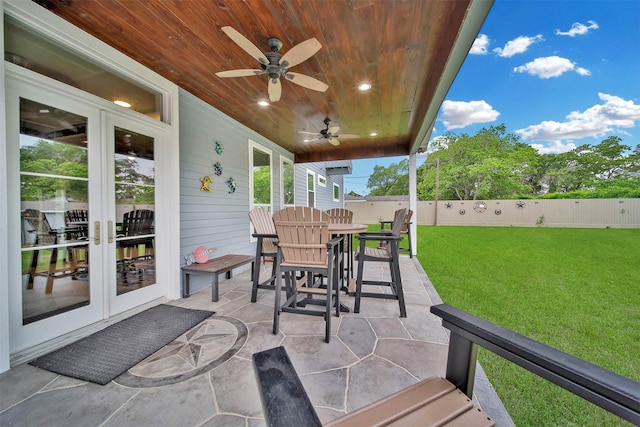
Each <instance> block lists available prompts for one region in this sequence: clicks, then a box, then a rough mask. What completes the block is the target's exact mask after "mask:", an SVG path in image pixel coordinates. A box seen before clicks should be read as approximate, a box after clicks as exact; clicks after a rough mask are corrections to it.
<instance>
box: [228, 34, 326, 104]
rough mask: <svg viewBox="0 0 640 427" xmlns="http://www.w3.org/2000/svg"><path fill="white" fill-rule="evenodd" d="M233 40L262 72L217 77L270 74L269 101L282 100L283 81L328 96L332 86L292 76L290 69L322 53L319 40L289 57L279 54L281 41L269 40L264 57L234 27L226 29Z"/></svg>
mask: <svg viewBox="0 0 640 427" xmlns="http://www.w3.org/2000/svg"><path fill="white" fill-rule="evenodd" d="M222 31H224V32H225V34H226V35H227V36H229V38H230V39H231V40H233V41H234V42H235V43H236V44H237V45H238V46H240V47H241V48H242V49H243V50H244V51H245V52H247V53H248V54H249V55H251V56H253V57H254V58H255V59H256V60H257V61H258V62H259V63H260V67H261V68H260V69H238V70H229V71H220V72H218V73H216V76H218V77H223V78H224V77H248V76H259V75H262V74H266V75H267V76H268V77H269V82H268V86H267V88H268V89H267V90H268V93H269V100H270V101H271V102H276V101H278V100H280V96H281V95H282V85H281V83H280V77H283V76H284V77H285V78H286V79H287V80H289V81H291V82H293V83H296V84H298V85H300V86H302V87H305V88H307V89H312V90H316V91H318V92H325V91H326V90H327V89H328V88H329V86H328V85H327V84H326V83H323V82H321V81H320V80H318V79H314V78H313V77H310V76H307V75H305V74H300V73H292V72H290V71H289V68H291V67H294V66H296V65H298V64H300V63H301V62H304V61H306V60H307V59H309V58H310V57H312V56H313V55H314V54H315V53H316V52H318V51H319V50H320V48H321V47H322V45H321V44H320V42H319V41H318V40H316V39H315V38H310V39H308V40H305V41H303V42H302V43H300V44H297V45H295V46H294V47H292V48H291V49H289V51H288V52H287V53H285V54H284V55H282V54H281V53H278V51H279V50H280V49H281V48H282V42H281V41H280V40H278V39H277V38H273V37H272V38H270V39H269V40H267V45H268V46H269V49H271V52H267V53H262V51H260V49H258V48H257V47H256V45H254V44H253V43H251V41H249V39H247V38H246V37H245V36H243V35H242V34H240V33H239V32H238V31H237V30H236V29H234V28H233V27H222Z"/></svg>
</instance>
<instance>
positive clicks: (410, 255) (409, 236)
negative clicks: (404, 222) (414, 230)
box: [407, 230, 413, 258]
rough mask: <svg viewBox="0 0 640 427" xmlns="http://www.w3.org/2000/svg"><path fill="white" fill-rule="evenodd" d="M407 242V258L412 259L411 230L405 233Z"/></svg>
mask: <svg viewBox="0 0 640 427" xmlns="http://www.w3.org/2000/svg"><path fill="white" fill-rule="evenodd" d="M407 242H408V243H409V258H413V248H412V246H411V230H409V231H408V232H407Z"/></svg>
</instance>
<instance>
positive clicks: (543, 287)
mask: <svg viewBox="0 0 640 427" xmlns="http://www.w3.org/2000/svg"><path fill="white" fill-rule="evenodd" d="M417 240H418V259H419V261H420V263H421V264H422V266H423V267H424V269H425V271H426V273H427V275H428V276H429V278H430V279H431V282H432V283H433V285H434V286H435V288H436V289H437V291H438V293H439V294H440V296H441V297H442V299H443V300H444V302H446V303H448V304H451V305H453V306H455V307H458V308H461V309H463V310H466V311H469V312H470V313H473V314H475V315H477V316H480V317H482V318H485V319H487V320H490V321H492V322H495V323H497V324H499V325H502V326H504V327H507V328H510V329H512V330H515V331H517V332H519V333H521V334H524V335H527V336H529V337H531V338H534V339H536V340H538V341H541V342H544V343H545V344H548V345H550V346H552V347H555V348H558V349H560V350H563V351H565V352H568V353H570V354H573V355H574V356H577V357H580V358H582V359H585V360H587V361H589V362H592V363H595V364H597V365H600V366H602V367H605V368H607V369H609V370H612V371H614V372H616V373H619V374H621V375H624V376H626V377H629V378H632V379H634V380H636V381H640V229H568V228H544V227H538V228H515V227H431V226H419V227H418V239H417ZM479 358H480V362H481V364H482V366H483V368H484V370H485V371H486V373H487V376H488V377H489V380H490V381H491V382H492V383H493V385H494V386H495V389H496V391H497V392H498V395H499V396H500V398H501V399H502V401H503V402H504V404H505V406H506V408H507V411H508V412H509V414H510V415H511V417H512V418H513V420H514V422H515V423H516V425H517V426H519V427H520V426H619V425H628V423H626V422H624V421H623V420H621V419H620V418H618V417H616V416H614V415H611V414H609V413H608V412H606V411H605V410H603V409H600V408H599V407H597V406H595V405H593V404H591V403H589V402H586V401H584V400H582V399H580V398H578V397H576V396H574V395H573V394H571V393H569V392H567V391H565V390H564V389H561V388H560V387H557V386H555V385H553V384H551V383H549V382H547V381H545V380H542V379H541V378H539V377H537V376H535V375H533V374H530V373H529V372H527V371H525V370H524V369H522V368H520V367H518V366H516V365H514V364H512V363H509V362H506V361H505V360H504V359H502V358H501V357H499V356H496V355H494V354H492V353H490V352H488V351H486V350H484V349H482V350H481V351H480V356H479Z"/></svg>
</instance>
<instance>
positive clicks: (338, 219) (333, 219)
mask: <svg viewBox="0 0 640 427" xmlns="http://www.w3.org/2000/svg"><path fill="white" fill-rule="evenodd" d="M325 212H326V213H327V214H329V222H330V223H331V224H351V223H352V222H353V212H351V211H350V210H349V209H344V208H333V209H327V210H326V211H325Z"/></svg>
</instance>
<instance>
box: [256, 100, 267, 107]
mask: <svg viewBox="0 0 640 427" xmlns="http://www.w3.org/2000/svg"><path fill="white" fill-rule="evenodd" d="M258 105H259V106H261V107H268V106H269V103H268V102H267V101H258Z"/></svg>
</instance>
